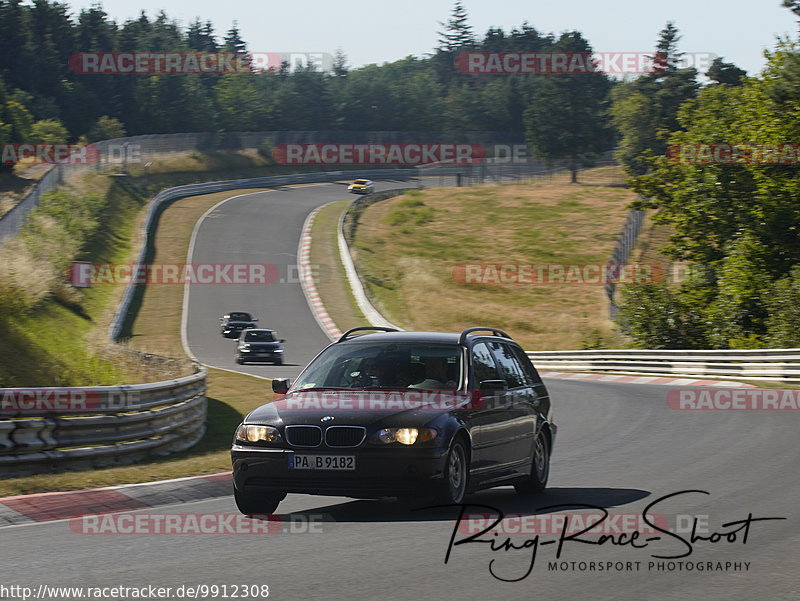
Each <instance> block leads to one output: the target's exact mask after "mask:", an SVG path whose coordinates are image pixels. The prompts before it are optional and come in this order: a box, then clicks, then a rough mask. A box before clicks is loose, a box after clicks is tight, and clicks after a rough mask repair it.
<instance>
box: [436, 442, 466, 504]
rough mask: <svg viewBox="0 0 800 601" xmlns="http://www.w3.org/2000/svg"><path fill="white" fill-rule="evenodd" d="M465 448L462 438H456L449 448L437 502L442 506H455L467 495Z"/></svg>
mask: <svg viewBox="0 0 800 601" xmlns="http://www.w3.org/2000/svg"><path fill="white" fill-rule="evenodd" d="M467 457H468V455H467V447H466V445H465V444H464V440H463V439H462V438H457V439H456V440H455V441H454V442H453V445H452V446H451V447H450V452H449V453H448V454H447V461H446V462H445V467H444V479H443V481H442V483H441V485H440V490H439V494H438V495H437V502H439V503H441V504H442V505H457V504H459V503H461V502H462V501H463V500H464V496H465V495H466V494H467V479H468V477H469V463H468V459H467Z"/></svg>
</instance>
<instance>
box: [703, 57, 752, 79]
mask: <svg viewBox="0 0 800 601" xmlns="http://www.w3.org/2000/svg"><path fill="white" fill-rule="evenodd" d="M706 77H708V78H709V79H710V80H712V81H715V82H716V83H718V84H724V85H727V86H738V85H741V84H742V78H744V77H747V71H745V70H744V69H740V68H739V67H737V66H736V65H734V64H733V63H726V62H725V61H723V60H722V57H721V56H718V57H717V58H715V59H714V61H713V62H712V63H711V66H710V67H709V68H708V71H706Z"/></svg>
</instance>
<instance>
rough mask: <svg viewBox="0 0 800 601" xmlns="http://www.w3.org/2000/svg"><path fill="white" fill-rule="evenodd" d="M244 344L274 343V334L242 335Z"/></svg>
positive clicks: (248, 333)
mask: <svg viewBox="0 0 800 601" xmlns="http://www.w3.org/2000/svg"><path fill="white" fill-rule="evenodd" d="M244 340H245V342H275V340H276V338H275V332H264V331H256V332H247V333H246V334H245V335H244Z"/></svg>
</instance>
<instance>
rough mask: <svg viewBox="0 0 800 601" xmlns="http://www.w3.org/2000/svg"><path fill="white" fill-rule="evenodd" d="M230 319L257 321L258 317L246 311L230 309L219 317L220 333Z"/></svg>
mask: <svg viewBox="0 0 800 601" xmlns="http://www.w3.org/2000/svg"><path fill="white" fill-rule="evenodd" d="M231 321H258V319H256V318H255V317H253V316H252V315H251V314H250V313H248V312H246V311H231V312H230V313H226V314H225V315H223V316H222V317H220V318H219V327H220V333H222V330H224V329H225V326H226V325H228V323H229V322H231ZM223 335H224V334H223Z"/></svg>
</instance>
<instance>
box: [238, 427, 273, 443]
mask: <svg viewBox="0 0 800 601" xmlns="http://www.w3.org/2000/svg"><path fill="white" fill-rule="evenodd" d="M236 440H237V442H281V435H280V433H279V432H278V430H277V429H276V428H273V427H272V426H258V425H255V424H241V425H240V426H239V427H238V428H236Z"/></svg>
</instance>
